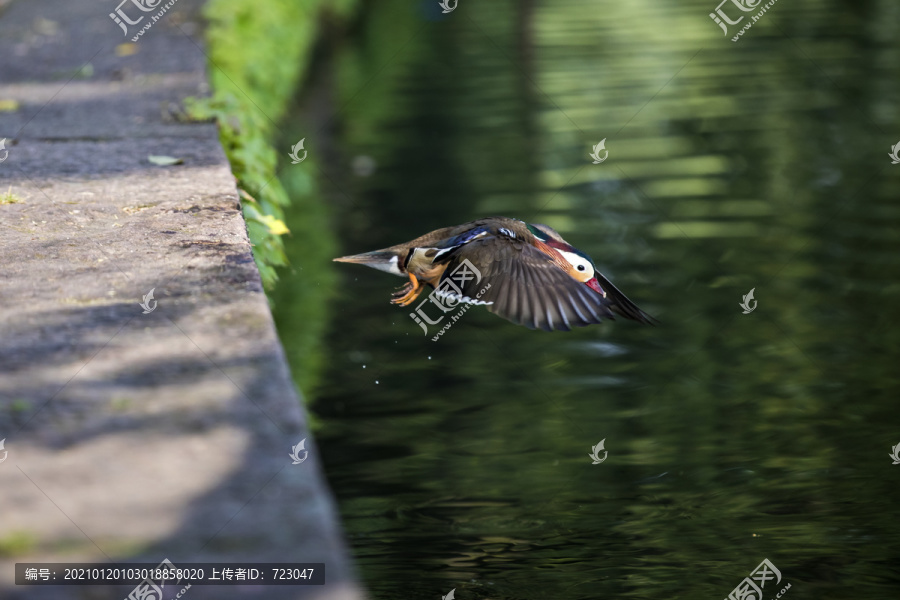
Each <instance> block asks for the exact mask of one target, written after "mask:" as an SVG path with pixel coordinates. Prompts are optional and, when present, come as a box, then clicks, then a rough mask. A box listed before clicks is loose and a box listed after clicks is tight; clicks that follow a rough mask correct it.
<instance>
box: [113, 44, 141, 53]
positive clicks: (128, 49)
mask: <svg viewBox="0 0 900 600" xmlns="http://www.w3.org/2000/svg"><path fill="white" fill-rule="evenodd" d="M137 52H138V45H137V44H132V43H131V42H125V43H124V44H119V45H118V46H116V56H131V55H132V54H137Z"/></svg>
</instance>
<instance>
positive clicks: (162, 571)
mask: <svg viewBox="0 0 900 600" xmlns="http://www.w3.org/2000/svg"><path fill="white" fill-rule="evenodd" d="M180 571H181V569H179V568H177V567H176V566H175V565H174V564H172V561H170V560H169V559H168V558H166V559H163V561H162V562H161V563H159V564H158V565H157V566H156V568H155V569H152V570H151V575H153V576H152V577H148V578H147V579H145V580H144V581H142V582H140V583H139V584H137V585H136V586H135V587H134V589H133V590H131V593H130V594H128V596H127V597H126V598H125V600H163V588H164V587H166V582H167V581H168V582H169V584H170V585H171V584H174V585H176V586H177V585H178V582H180V581H181V577H180V576H178V575H179V572H180ZM176 578H177V579H176ZM157 584H158V585H157ZM189 589H191V584H187V585H186V586H184V587H183V588H181V591H180V592H178V593H177V594H176V595H175V596H174V597H175V598H181V597H182V596H183V595H184V593H185V592H186V591H187V590H189Z"/></svg>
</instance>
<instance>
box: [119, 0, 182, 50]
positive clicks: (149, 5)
mask: <svg viewBox="0 0 900 600" xmlns="http://www.w3.org/2000/svg"><path fill="white" fill-rule="evenodd" d="M129 2H130V3H131V4H133V5H134V6H135V7H137V9H138V10H139V11H141V12H145V13H148V12H152V11H154V10H156V9H157V8H159V11H158V12H157V13H156V14H155V15H149V17H150V21H148V22H147V23H145V24H144V26H143V27H141V29H140V31H138V32H137V34H136V35H135V36H134V37H132V38H131V41H132V42H136V41H138V38H140V37H141V36H142V35H144V33H145V32H146V31H147V30H149V29H150V28H151V27H153V24H154V23H156V22H157V21H159V20H160V19H161V18H162V16H163V15H164V14H166V11H167V10H169V9H170V8H172V7H173V6H175V3H176V2H178V0H169V1H168V2H167V3H166V4H165V5H163V6H162V7H161V8H160V4H162V2H163V0H122V1H121V2H120V3H119V5H118V6H117V7H116V10H115V11H114V12H111V13H109V18H110V19H112V20H113V22H115V24H116V25H118V26H119V27H121V28H122V33H123V35H125V36H127V35H128V26H129V25H137V24H138V23H140V22H141V21H143V20H144V17H145V16H147V15H141V16H139V17H138V18H137V19H134V20H132V19H131V18H130V17H129V16H128V15H127V14H125V10H124V9H123V8H122V6H123V5H125V4H128V3H129ZM132 14H135V13H132ZM137 14H140V13H137Z"/></svg>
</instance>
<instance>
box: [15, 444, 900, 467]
mask: <svg viewBox="0 0 900 600" xmlns="http://www.w3.org/2000/svg"><path fill="white" fill-rule="evenodd" d="M5 443H6V438H3V439H2V440H0V450H3V458H0V463H2V462H3V461H4V460H6V457H7V455H8V454H9V451H8V450H6V449H5V448H4V447H3V444H5ZM897 447H900V444H897ZM894 464H896V463H894Z"/></svg>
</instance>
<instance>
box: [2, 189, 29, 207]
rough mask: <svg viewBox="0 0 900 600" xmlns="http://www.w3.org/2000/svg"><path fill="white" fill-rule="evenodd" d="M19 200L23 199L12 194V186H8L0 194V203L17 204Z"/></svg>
mask: <svg viewBox="0 0 900 600" xmlns="http://www.w3.org/2000/svg"><path fill="white" fill-rule="evenodd" d="M21 202H25V201H24V200H22V199H21V198H20V197H18V196H16V195H15V194H13V192H12V186H10V187H9V189H8V190H6V193H5V194H0V204H19V203H21Z"/></svg>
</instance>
